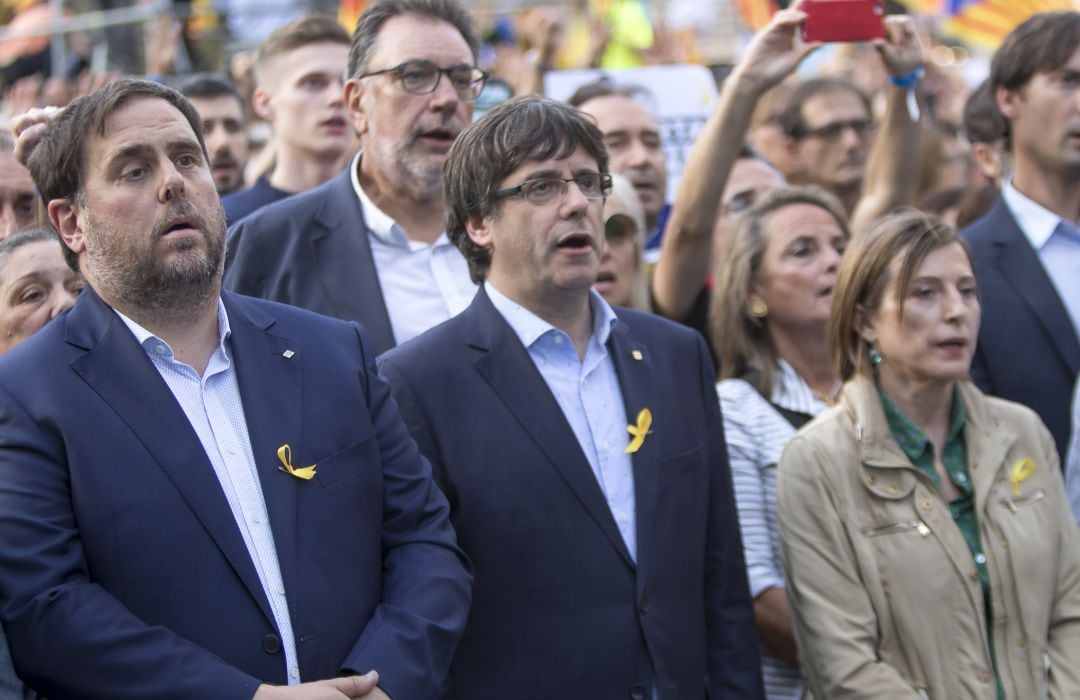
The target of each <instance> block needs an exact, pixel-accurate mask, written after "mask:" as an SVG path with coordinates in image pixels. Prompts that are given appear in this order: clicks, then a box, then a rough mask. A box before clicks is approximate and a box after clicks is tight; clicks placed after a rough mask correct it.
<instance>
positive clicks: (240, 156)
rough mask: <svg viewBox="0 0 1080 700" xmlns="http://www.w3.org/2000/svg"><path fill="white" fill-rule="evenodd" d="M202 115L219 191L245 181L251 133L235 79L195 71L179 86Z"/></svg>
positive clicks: (211, 168)
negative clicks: (248, 130) (198, 73)
mask: <svg viewBox="0 0 1080 700" xmlns="http://www.w3.org/2000/svg"><path fill="white" fill-rule="evenodd" d="M177 89H178V90H179V91H180V94H182V95H183V96H184V97H186V98H188V101H189V102H191V105H192V106H193V107H194V108H195V110H196V111H197V112H198V113H199V116H200V117H202V131H203V140H204V141H206V151H207V152H208V153H209V154H210V171H211V172H212V173H213V174H214V184H215V185H217V191H218V194H219V195H225V194H228V193H230V192H232V191H234V190H237V189H239V188H240V187H243V185H244V168H245V167H246V166H247V160H248V137H247V125H246V121H247V120H246V118H245V117H244V101H243V100H242V99H241V98H240V93H239V92H237V91H236V88H235V87H234V86H233V84H232V83H230V82H228V81H226V80H225V79H223V78H219V77H217V76H215V75H196V76H193V77H191V78H188V79H187V80H185V81H184V82H183V83H181V84H180V85H179V87H178V88H177Z"/></svg>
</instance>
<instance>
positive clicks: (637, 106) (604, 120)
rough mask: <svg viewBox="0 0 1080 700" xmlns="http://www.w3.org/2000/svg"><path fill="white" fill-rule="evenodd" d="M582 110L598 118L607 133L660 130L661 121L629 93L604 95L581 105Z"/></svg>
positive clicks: (599, 124) (598, 122)
mask: <svg viewBox="0 0 1080 700" xmlns="http://www.w3.org/2000/svg"><path fill="white" fill-rule="evenodd" d="M580 109H581V111H582V112H585V113H586V114H589V115H591V116H592V117H593V119H595V120H596V125H597V126H598V127H599V128H600V131H602V132H604V134H605V135H607V134H609V133H611V132H616V131H625V132H631V133H635V132H640V131H650V132H659V130H660V122H659V121H657V119H656V116H655V115H654V114H653V113H652V112H651V111H650V110H649V108H648V107H646V106H645V105H644V104H642V103H641V102H640V101H639V100H637V99H635V98H633V97H629V96H627V95H604V96H603V97H594V98H593V99H591V100H589V101H588V102H585V103H584V104H582V105H581V108H580Z"/></svg>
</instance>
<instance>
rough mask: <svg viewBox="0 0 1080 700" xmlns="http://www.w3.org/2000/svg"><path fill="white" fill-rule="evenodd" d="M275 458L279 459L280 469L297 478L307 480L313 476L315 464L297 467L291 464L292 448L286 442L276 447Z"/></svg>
mask: <svg viewBox="0 0 1080 700" xmlns="http://www.w3.org/2000/svg"><path fill="white" fill-rule="evenodd" d="M277 458H278V459H280V460H281V469H282V471H286V472H288V473H290V474H292V475H293V476H295V477H296V478H297V479H303V480H304V481H307V480H308V479H310V478H311V477H313V476H315V465H314V464H312V465H311V466H310V467H300V468H299V469H297V468H296V467H294V466H293V465H292V449H291V448H290V447H289V444H288V443H285V444H284V445H282V446H281V447H279V448H277Z"/></svg>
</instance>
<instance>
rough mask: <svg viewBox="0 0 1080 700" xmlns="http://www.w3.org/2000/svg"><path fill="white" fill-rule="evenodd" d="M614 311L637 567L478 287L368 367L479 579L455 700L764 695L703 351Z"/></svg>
mask: <svg viewBox="0 0 1080 700" xmlns="http://www.w3.org/2000/svg"><path fill="white" fill-rule="evenodd" d="M618 314H619V317H620V319H621V320H620V322H619V323H618V324H617V326H616V327H615V328H614V330H613V332H612V335H611V338H610V341H609V344H608V351H609V352H610V353H611V355H612V357H613V358H614V363H615V368H616V371H617V373H618V377H619V383H620V386H621V387H622V393H623V398H624V400H625V409H626V415H627V416H630V417H631V418H630V420H631V421H633V420H634V419H635V418H636V416H637V414H638V412H639V411H640V410H641V409H642V408H648V409H649V410H650V411H651V412H652V415H653V423H652V432H651V434H650V435H649V436H648V437H647V438H646V439H645V442H644V444H643V445H642V447H641V449H640V450H639V451H638V452H637V453H635V454H634V455H633V458H632V459H633V469H634V484H635V489H636V514H637V516H636V517H637V543H638V547H637V562H636V563H635V562H634V560H633V559H631V557H630V554H629V552H628V550H627V548H626V545H625V543H624V542H623V540H622V537H621V535H620V534H619V530H618V528H617V526H616V523H615V520H614V518H613V516H612V514H611V510H610V508H609V507H608V505H607V501H606V500H605V498H604V495H603V493H602V492H601V490H600V487H599V485H598V483H597V481H596V478H595V477H594V475H593V472H592V469H591V468H590V466H589V463H588V461H587V460H586V458H585V455H584V453H583V452H582V450H581V448H580V447H579V445H578V442H577V440H576V438H575V437H574V433H573V431H572V430H571V428H570V425H569V423H568V422H567V421H566V419H565V417H564V415H563V413H562V411H561V409H560V408H559V405H558V403H557V402H556V400H555V398H554V396H553V395H552V393H551V391H550V390H549V389H548V387H547V384H546V383H545V382H544V379H543V377H542V376H541V375H540V373H539V372H538V371H537V369H536V367H535V365H534V364H533V362H532V360H531V359H530V358H529V355H528V352H527V350H526V349H525V348H524V346H522V344H521V341H520V340H519V339H518V337H517V336H516V335H515V334H514V332H513V330H512V329H511V328H510V326H509V325H508V324H507V323H506V322H505V321H504V320H503V318H502V316H501V315H499V313H498V312H497V311H496V310H495V308H494V307H493V306H492V304H491V301H490V300H489V298H488V297H487V295H486V294H485V293H484V291H483V290H482V289H481V291H480V292H478V294H477V296H476V298H475V299H474V301H473V303H472V304H471V305H470V306H469V308H468V309H466V310H465V311H464V312H463V313H462V314H460V315H459V316H457V317H455V318H452V319H450V320H449V321H447V322H446V323H444V324H442V325H440V326H437V327H435V328H434V329H432V330H430V331H428V332H427V333H425V334H423V335H421V336H420V337H419V338H416V339H414V340H412V341H410V342H408V343H405V344H403V345H402V346H400V347H398V348H396V349H395V350H393V351H391V352H389V353H387V354H386V355H384V356H382V357H380V358H379V366H380V370H381V371H382V372H383V374H384V376H386V378H387V380H388V381H389V382H390V385H391V387H392V388H393V391H394V395H395V397H396V398H397V399H398V402H399V404H400V406H401V411H402V416H403V417H404V418H405V422H406V424H407V425H408V427H409V429H410V431H411V432H412V433H413V436H414V437H415V438H416V440H417V443H418V444H419V445H420V450H421V451H422V452H423V453H424V455H425V456H427V457H428V459H429V460H430V461H431V464H432V467H433V469H434V471H435V476H436V479H437V480H438V481H439V482H440V484H441V485H442V486H443V488H444V491H445V493H446V495H447V498H448V500H449V501H450V508H451V519H452V521H453V522H454V525H455V529H456V530H457V533H458V538H459V543H460V544H461V547H462V549H464V550H465V552H466V554H467V555H469V557H470V559H471V561H472V562H473V566H474V576H475V578H474V590H473V606H472V610H471V613H470V616H469V621H468V623H467V625H466V628H465V634H464V636H463V637H462V640H461V643H460V645H459V647H458V652H457V655H456V656H455V658H454V662H453V665H452V667H451V686H452V687H453V688H454V690H455V691H456V697H458V698H461V699H462V700H489V699H490V700H506V699H507V698H513V699H514V700H530V699H532V698H536V699H538V700H539V699H540V698H553V697H557V698H581V699H582V700H606V699H609V698H610V699H611V700H615V699H616V698H617V699H618V700H625V699H626V698H639V699H641V700H644V699H646V698H650V697H651V688H652V687H653V686H654V685H655V687H656V688H657V689H658V690H659V692H660V697H661V698H664V699H665V700H667V699H668V698H672V699H675V698H678V699H680V700H694V699H697V698H704V697H706V691H708V693H709V695H708V697H710V698H712V700H719V699H720V698H731V699H733V700H734V699H735V698H738V699H739V700H748V699H753V698H758V697H762V686H761V677H760V666H759V662H758V654H757V637H756V634H755V628H754V618H753V610H752V605H751V599H750V595H749V593H748V590H747V582H746V572H745V568H744V563H743V553H742V545H741V542H740V538H739V524H738V521H737V519H736V515H735V505H734V501H733V496H732V486H731V476H730V472H729V468H728V462H727V451H726V446H725V443H724V436H723V431H722V427H721V426H722V424H721V419H720V411H719V405H718V402H717V398H716V393H715V389H714V385H713V371H712V361H711V359H710V356H709V352H708V349H707V348H706V346H705V343H704V342H703V341H702V339H701V337H700V336H699V335H698V334H697V333H695V332H693V331H690V330H688V329H686V328H683V327H681V326H678V325H676V324H674V323H671V322H669V321H666V320H663V319H660V318H657V317H654V316H650V315H646V314H640V313H636V312H633V311H628V310H622V309H620V310H619V311H618ZM636 358H640V359H636ZM629 437H630V436H629V434H628V435H627V439H628V440H629Z"/></svg>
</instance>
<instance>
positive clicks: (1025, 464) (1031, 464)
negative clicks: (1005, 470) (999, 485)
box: [1009, 458, 1035, 496]
mask: <svg viewBox="0 0 1080 700" xmlns="http://www.w3.org/2000/svg"><path fill="white" fill-rule="evenodd" d="M1034 473H1035V460H1033V459H1030V458H1028V459H1022V460H1020V461H1019V462H1017V463H1016V464H1014V465H1013V468H1012V474H1010V475H1009V481H1010V482H1011V483H1012V492H1013V495H1014V496H1019V495H1020V482H1021V481H1023V480H1024V479H1026V478H1028V477H1029V476H1031V475H1032V474H1034Z"/></svg>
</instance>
